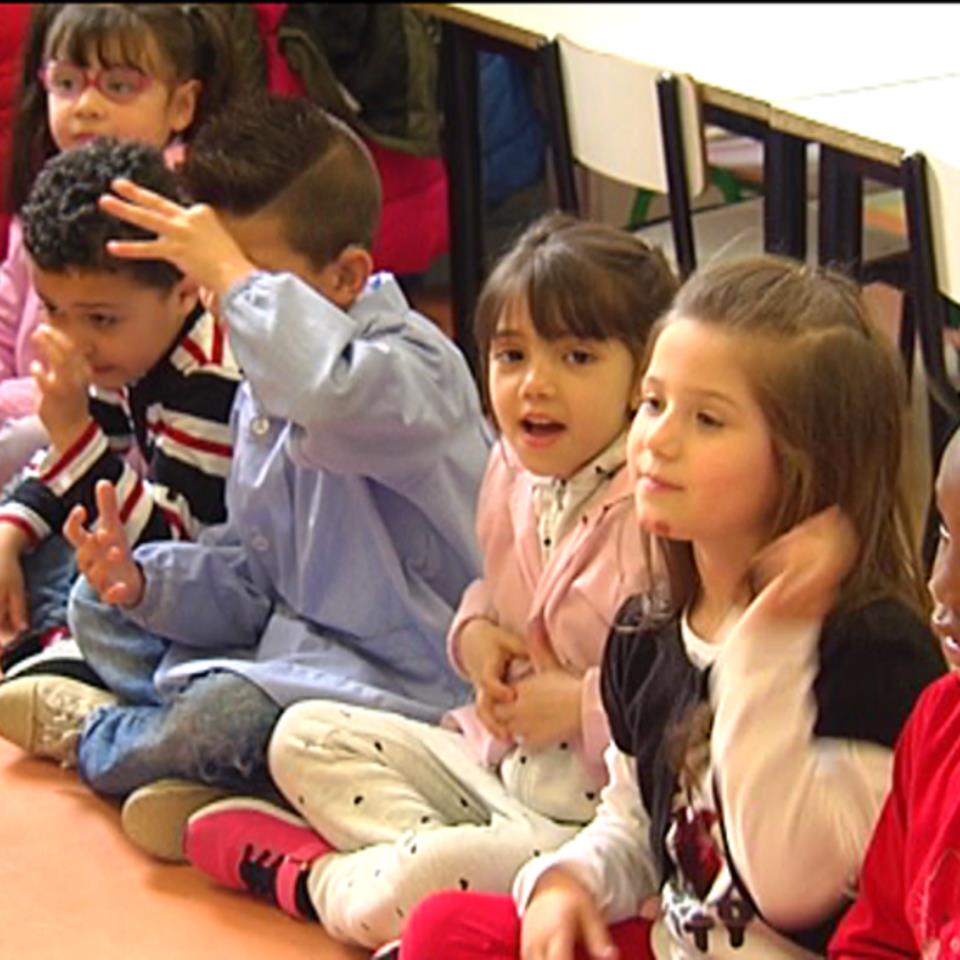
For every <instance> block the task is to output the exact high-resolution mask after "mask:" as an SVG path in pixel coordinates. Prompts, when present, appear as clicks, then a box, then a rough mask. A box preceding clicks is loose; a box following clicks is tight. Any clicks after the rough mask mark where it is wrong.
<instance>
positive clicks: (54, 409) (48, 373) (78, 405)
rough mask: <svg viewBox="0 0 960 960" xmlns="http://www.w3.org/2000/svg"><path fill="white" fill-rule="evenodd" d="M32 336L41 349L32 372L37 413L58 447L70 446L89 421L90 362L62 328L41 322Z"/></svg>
mask: <svg viewBox="0 0 960 960" xmlns="http://www.w3.org/2000/svg"><path fill="white" fill-rule="evenodd" d="M31 339H32V341H33V344H34V346H36V348H37V350H38V351H39V357H38V359H36V360H34V361H33V362H32V363H31V364H30V374H31V376H32V377H33V379H34V381H35V382H36V384H37V387H38V388H39V390H40V404H39V407H38V409H37V414H38V415H39V417H40V420H41V421H42V422H43V425H44V427H45V428H46V430H47V433H48V434H49V436H50V442H51V444H52V445H53V446H54V447H55V448H56V449H57V450H58V451H59V452H61V453H62V452H63V451H65V450H69V449H70V447H71V446H73V444H74V443H75V442H76V441H77V440H78V439H79V438H80V435H81V434H82V433H83V431H84V430H85V429H86V428H87V426H88V424H89V423H90V401H89V396H88V394H89V390H90V382H91V378H92V371H91V369H90V364H89V363H88V362H87V359H86V357H84V356H83V354H82V353H81V351H80V350H79V349H78V348H77V345H76V344H75V342H74V341H73V339H72V338H71V337H70V336H68V335H67V334H66V333H65V332H64V331H63V330H58V329H56V328H55V327H53V326H51V325H50V324H48V323H41V324H40V325H39V326H38V327H37V329H36V330H35V331H34V332H33V334H32V336H31Z"/></svg>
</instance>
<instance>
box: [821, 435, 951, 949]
mask: <svg viewBox="0 0 960 960" xmlns="http://www.w3.org/2000/svg"><path fill="white" fill-rule="evenodd" d="M937 507H938V508H939V511H940V517H941V520H942V523H941V527H940V546H939V549H938V550H937V556H936V560H935V561H934V566H933V576H932V577H931V578H930V593H931V595H932V596H933V601H934V612H933V621H932V622H933V626H934V629H935V630H936V632H937V633H938V634H939V636H940V640H941V643H942V645H943V648H944V652H945V653H946V656H947V659H948V661H949V662H950V663H951V665H952V666H954V667H955V666H956V663H957V648H958V638H960V630H958V613H960V556H958V555H957V546H956V538H957V537H958V536H960V433H955V434H954V435H953V437H952V439H951V440H950V443H949V444H948V445H947V448H946V450H945V451H944V453H943V458H942V461H941V464H940V473H939V476H938V478H937ZM958 719H960V677H958V676H957V674H956V673H951V674H949V675H948V676H946V677H944V678H943V679H941V680H939V681H938V682H937V683H935V684H933V685H932V686H931V687H930V688H929V689H928V690H926V691H925V692H924V694H923V696H922V697H921V698H920V700H919V702H918V703H917V706H916V708H915V709H914V711H913V714H912V715H911V717H910V721H909V723H908V724H907V726H906V728H905V729H904V731H903V736H902V737H901V738H900V742H899V743H898V744H897V752H896V756H895V757H894V767H893V790H892V792H891V794H890V796H889V797H888V798H887V802H886V805H885V806H884V808H883V811H882V812H881V814H880V819H879V821H878V822H877V828H876V830H875V831H874V834H873V839H872V840H871V841H870V846H869V848H868V849H867V856H866V859H865V860H864V862H863V871H862V872H861V874H860V888H859V893H858V896H857V901H856V903H855V904H854V905H853V906H852V907H851V908H850V910H849V911H848V912H847V915H846V916H845V917H844V919H843V922H842V923H841V924H840V927H839V928H838V930H837V932H836V934H835V936H834V938H833V940H832V941H831V943H830V957H831V960H848V958H853V957H875V958H877V960H884V958H888V957H916V958H917V960H920V958H921V957H923V958H930V960H932V958H940V960H947V958H949V957H953V956H956V955H957V954H958V953H960V839H958V838H960V816H958V806H957V797H958V796H960V752H958V751H960V730H958V726H957V721H958Z"/></svg>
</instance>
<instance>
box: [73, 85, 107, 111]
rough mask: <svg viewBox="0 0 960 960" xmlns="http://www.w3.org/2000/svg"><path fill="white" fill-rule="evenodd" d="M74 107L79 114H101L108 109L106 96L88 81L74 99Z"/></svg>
mask: <svg viewBox="0 0 960 960" xmlns="http://www.w3.org/2000/svg"><path fill="white" fill-rule="evenodd" d="M73 109H74V112H75V113H79V114H93V115H99V114H101V113H103V112H104V110H105V109H106V98H105V97H104V96H103V94H102V93H101V92H100V91H99V90H98V89H97V88H96V86H95V85H94V84H92V83H88V84H87V86H86V87H84V89H83V90H81V91H80V96H79V97H77V99H76V100H75V101H74V105H73Z"/></svg>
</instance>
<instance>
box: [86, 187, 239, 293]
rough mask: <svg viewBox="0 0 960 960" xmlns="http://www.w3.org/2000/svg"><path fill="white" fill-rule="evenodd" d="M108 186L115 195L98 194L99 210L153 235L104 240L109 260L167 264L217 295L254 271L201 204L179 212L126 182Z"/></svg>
mask: <svg viewBox="0 0 960 960" xmlns="http://www.w3.org/2000/svg"><path fill="white" fill-rule="evenodd" d="M111 187H112V188H113V190H114V193H115V194H116V196H115V195H114V194H111V193H105V194H103V196H101V197H100V207H101V208H102V209H103V210H105V211H106V212H107V213H109V214H110V215H111V216H114V217H116V218H117V219H118V220H125V221H126V222H127V223H132V224H133V225H134V226H137V227H143V229H144V230H149V231H150V232H151V233H155V234H156V239H154V240H109V241H107V250H108V251H109V252H110V253H111V254H113V256H115V257H126V258H128V259H131V260H167V261H169V262H170V263H172V264H174V265H175V266H177V267H179V268H180V270H182V271H183V272H184V273H185V274H187V275H188V276H190V277H192V278H193V279H194V280H196V281H197V283H199V284H200V285H201V286H203V287H206V288H207V289H208V290H209V291H211V292H212V293H213V294H216V295H218V296H219V295H222V294H224V293H226V292H227V290H229V289H230V287H231V286H233V284H234V283H236V282H237V281H238V280H240V279H242V278H243V277H245V276H247V274H249V273H251V272H252V271H253V270H254V269H255V267H254V265H253V264H252V263H251V262H250V261H249V260H248V259H247V257H246V256H245V255H244V253H243V251H242V250H241V249H240V247H239V246H237V243H236V241H235V240H234V239H233V237H232V236H231V235H230V233H229V232H228V231H227V229H226V228H225V227H224V226H223V224H222V223H221V222H220V219H219V218H218V217H217V215H216V213H215V212H214V211H213V208H212V207H209V206H207V205H206V204H205V203H196V204H194V205H193V206H190V207H184V206H181V205H180V204H179V203H176V202H175V201H173V200H169V199H167V198H166V197H163V196H161V195H160V194H158V193H154V192H153V191H152V190H147V189H146V188H144V187H138V186H137V185H136V184H135V183H133V182H131V181H130V180H114V181H113V183H112V184H111ZM121 198H123V199H121Z"/></svg>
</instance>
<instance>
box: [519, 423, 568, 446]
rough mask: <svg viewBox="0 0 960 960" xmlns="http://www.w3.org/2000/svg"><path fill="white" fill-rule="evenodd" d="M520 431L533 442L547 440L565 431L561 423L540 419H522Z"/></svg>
mask: <svg viewBox="0 0 960 960" xmlns="http://www.w3.org/2000/svg"><path fill="white" fill-rule="evenodd" d="M520 429H521V430H523V432H524V435H525V436H527V437H529V438H531V439H534V440H548V439H551V438H553V437H556V436H558V435H559V434H561V433H563V431H564V430H566V427H565V426H564V425H563V424H562V423H558V422H557V421H556V420H547V419H545V418H542V417H524V418H523V419H522V420H521V421H520Z"/></svg>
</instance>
